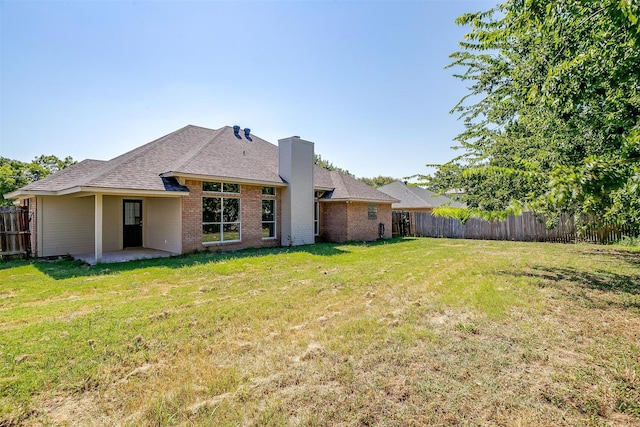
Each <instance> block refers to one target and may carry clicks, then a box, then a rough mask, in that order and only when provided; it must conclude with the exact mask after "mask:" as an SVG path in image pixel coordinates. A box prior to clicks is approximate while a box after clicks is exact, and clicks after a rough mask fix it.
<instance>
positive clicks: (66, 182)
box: [17, 125, 395, 202]
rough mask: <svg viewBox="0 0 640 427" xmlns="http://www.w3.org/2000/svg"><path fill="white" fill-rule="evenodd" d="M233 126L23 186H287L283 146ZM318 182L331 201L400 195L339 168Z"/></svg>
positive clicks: (173, 137)
mask: <svg viewBox="0 0 640 427" xmlns="http://www.w3.org/2000/svg"><path fill="white" fill-rule="evenodd" d="M240 135H241V138H240V139H238V138H237V137H236V136H235V135H234V132H233V128H231V127H229V126H225V127H222V128H220V129H217V130H216V129H207V128H203V127H199V126H193V125H188V126H185V127H183V128H182V129H178V130H177V131H175V132H172V133H170V134H168V135H165V136H163V137H161V138H158V139H156V140H154V141H151V142H149V143H148V144H145V145H142V146H140V147H138V148H135V149H134V150H131V151H129V152H127V153H124V154H122V155H121V156H118V157H115V158H113V159H111V160H109V161H102V160H84V161H82V162H80V163H77V164H76V165H74V166H71V167H69V168H66V169H64V170H62V171H60V172H58V173H55V174H53V175H51V176H49V177H47V178H45V179H42V180H40V181H36V182H33V183H31V184H29V185H27V186H25V187H23V188H21V189H20V190H18V192H17V193H20V192H22V191H26V192H43V193H44V192H60V191H64V190H71V189H74V188H78V187H83V188H86V189H91V188H95V189H112V190H118V191H120V190H121V191H127V190H142V191H184V188H182V187H181V186H180V185H174V184H173V183H171V184H170V185H167V179H166V177H172V176H173V177H175V176H199V177H211V179H224V180H228V181H231V182H234V181H237V182H256V183H262V184H269V183H271V184H273V185H284V184H285V183H284V181H283V180H282V178H280V175H279V173H278V147H277V146H275V145H273V144H271V143H269V142H267V141H265V140H263V139H261V138H259V137H257V136H255V135H251V139H252V140H251V141H248V140H247V139H246V138H245V136H244V133H243V132H240ZM175 184H177V183H175ZM314 186H315V188H318V189H324V190H332V192H331V193H330V194H327V198H329V199H331V200H363V201H379V202H393V201H395V199H394V198H393V197H390V196H388V195H386V194H384V193H382V192H380V191H378V190H376V189H374V188H372V187H369V186H368V185H366V184H364V183H362V182H360V181H358V180H356V179H354V178H352V177H350V176H347V175H344V174H341V173H339V172H337V171H328V170H326V169H322V168H320V167H318V166H315V169H314Z"/></svg>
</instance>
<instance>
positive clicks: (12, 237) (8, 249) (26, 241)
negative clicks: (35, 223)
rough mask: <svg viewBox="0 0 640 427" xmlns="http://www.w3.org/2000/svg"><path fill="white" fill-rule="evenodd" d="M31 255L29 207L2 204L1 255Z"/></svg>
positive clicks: (0, 218) (0, 216)
mask: <svg viewBox="0 0 640 427" xmlns="http://www.w3.org/2000/svg"><path fill="white" fill-rule="evenodd" d="M9 255H24V256H25V257H29V256H30V255H31V233H30V231H29V208H28V207H26V206H0V257H4V256H9Z"/></svg>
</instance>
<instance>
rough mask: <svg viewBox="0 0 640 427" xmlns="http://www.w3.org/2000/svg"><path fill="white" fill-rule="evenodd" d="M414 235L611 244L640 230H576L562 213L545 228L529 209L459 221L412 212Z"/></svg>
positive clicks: (593, 228) (570, 219)
mask: <svg viewBox="0 0 640 427" xmlns="http://www.w3.org/2000/svg"><path fill="white" fill-rule="evenodd" d="M411 215H414V224H415V225H414V230H412V231H413V235H414V236H420V237H449V238H460V239H478V240H517V241H524V242H576V241H583V242H593V243H612V242H615V241H616V240H620V239H621V238H622V237H623V236H638V235H639V234H640V230H639V229H637V228H632V227H626V228H625V227H622V228H620V227H603V228H595V227H588V228H587V229H586V230H583V231H582V232H581V233H578V229H577V227H576V224H575V222H574V220H573V218H571V217H567V216H562V217H561V219H560V221H559V223H558V225H557V226H556V227H555V228H552V229H547V228H546V227H545V224H544V221H541V220H539V219H538V217H536V215H535V214H533V213H531V212H524V213H523V214H522V215H519V216H515V215H509V217H507V219H506V220H504V221H487V220H483V219H477V218H473V219H470V220H468V221H467V222H466V223H465V224H462V223H461V222H460V221H459V220H457V219H455V218H442V217H437V216H435V215H433V214H431V213H427V212H412V213H411Z"/></svg>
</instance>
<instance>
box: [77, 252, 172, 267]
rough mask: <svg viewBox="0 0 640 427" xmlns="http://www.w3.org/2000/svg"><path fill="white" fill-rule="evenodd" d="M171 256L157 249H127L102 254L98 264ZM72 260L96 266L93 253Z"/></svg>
mask: <svg viewBox="0 0 640 427" xmlns="http://www.w3.org/2000/svg"><path fill="white" fill-rule="evenodd" d="M172 255H173V254H172V253H171V252H165V251H159V250H157V249H148V248H127V249H123V250H121V251H113V252H104V253H103V254H102V261H100V262H101V263H103V264H110V263H114V262H126V261H134V260H137V259H151V258H168V257H170V256H172ZM73 258H75V259H79V260H82V261H84V262H86V263H87V264H90V265H95V264H96V258H95V254H93V253H91V254H81V255H74V256H73Z"/></svg>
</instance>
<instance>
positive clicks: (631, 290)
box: [505, 266, 640, 310]
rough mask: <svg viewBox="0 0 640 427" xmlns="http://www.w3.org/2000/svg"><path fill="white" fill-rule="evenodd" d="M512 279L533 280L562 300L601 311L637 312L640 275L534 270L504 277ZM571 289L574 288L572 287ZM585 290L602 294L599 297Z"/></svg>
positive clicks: (639, 294) (639, 302) (560, 269)
mask: <svg viewBox="0 0 640 427" xmlns="http://www.w3.org/2000/svg"><path fill="white" fill-rule="evenodd" d="M505 274H509V275H511V276H518V277H523V276H525V277H529V278H534V279H536V280H535V284H536V285H537V286H539V287H543V288H544V287H551V288H554V289H556V290H558V291H559V292H561V293H562V294H563V295H564V296H565V297H567V298H569V299H574V300H582V301H584V302H586V303H587V304H588V305H589V306H591V307H595V308H601V309H607V308H611V307H617V308H620V309H625V310H628V309H631V310H640V298H638V296H640V274H621V273H616V272H612V271H605V270H595V271H591V272H589V271H584V270H579V269H575V268H548V267H542V266H538V267H533V271H529V272H510V273H505ZM572 285H573V286H572ZM586 289H590V290H597V291H601V292H603V293H604V294H602V296H598V295H597V294H592V293H588V292H585V290H586Z"/></svg>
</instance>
